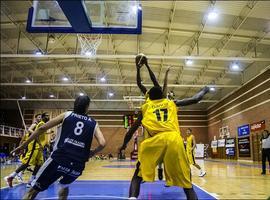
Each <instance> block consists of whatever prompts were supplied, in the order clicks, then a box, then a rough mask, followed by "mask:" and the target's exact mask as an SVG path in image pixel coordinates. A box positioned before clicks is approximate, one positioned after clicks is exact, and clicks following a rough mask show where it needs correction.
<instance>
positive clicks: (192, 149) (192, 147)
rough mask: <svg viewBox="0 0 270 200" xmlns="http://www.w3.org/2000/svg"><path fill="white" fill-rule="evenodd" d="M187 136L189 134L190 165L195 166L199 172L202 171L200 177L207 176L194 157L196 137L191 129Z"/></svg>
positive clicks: (187, 141)
mask: <svg viewBox="0 0 270 200" xmlns="http://www.w3.org/2000/svg"><path fill="white" fill-rule="evenodd" d="M186 134H187V140H186V151H187V156H188V160H189V163H190V164H191V165H193V166H194V167H196V168H197V169H198V170H200V174H199V177H203V176H205V174H206V172H205V171H204V170H202V168H201V167H200V165H198V164H197V163H196V162H195V157H194V154H195V148H196V140H195V136H194V135H193V134H192V130H191V129H190V128H188V129H187V131H186Z"/></svg>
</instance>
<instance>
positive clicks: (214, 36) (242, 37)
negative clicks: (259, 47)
mask: <svg viewBox="0 0 270 200" xmlns="http://www.w3.org/2000/svg"><path fill="white" fill-rule="evenodd" d="M164 31H166V29H165V28H162V27H151V26H144V27H143V32H144V33H159V34H163V33H164ZM196 33H197V30H189V29H176V28H172V29H171V35H175V36H178V35H179V36H187V37H188V36H193V35H194V34H196ZM226 34H227V33H219V32H209V31H204V32H203V34H201V37H202V38H209V39H219V38H221V37H224V36H226ZM251 38H252V36H250V35H239V34H235V35H233V36H232V38H231V40H232V41H240V42H241V41H247V40H250V39H251ZM269 42H270V38H269V37H268V38H264V39H263V40H262V44H269Z"/></svg>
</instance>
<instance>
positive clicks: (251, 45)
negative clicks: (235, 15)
mask: <svg viewBox="0 0 270 200" xmlns="http://www.w3.org/2000/svg"><path fill="white" fill-rule="evenodd" d="M268 33H269V30H268V31H267V30H264V31H259V32H258V33H257V35H256V36H255V37H254V38H253V39H251V40H250V41H249V42H248V43H247V44H246V45H244V46H243V48H242V49H241V52H240V54H239V56H246V55H247V54H248V53H249V52H250V51H251V50H253V49H254V48H256V46H257V45H258V44H259V43H260V41H262V39H263V38H264V37H265V36H266V35H267V34H268ZM265 54H267V52H265ZM268 55H269V54H268ZM266 56H267V55H266ZM255 63H256V62H253V63H251V64H250V65H249V66H248V67H251V66H252V65H254V64H255ZM228 71H229V69H225V70H223V71H222V72H221V73H219V74H218V75H217V76H216V78H215V79H214V80H212V81H211V82H210V84H216V83H217V82H218V81H220V80H222V79H223V78H225V76H226V74H227V73H228Z"/></svg>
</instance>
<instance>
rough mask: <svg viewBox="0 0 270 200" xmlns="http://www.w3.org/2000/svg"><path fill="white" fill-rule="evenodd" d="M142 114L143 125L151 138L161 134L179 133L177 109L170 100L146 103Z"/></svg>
mask: <svg viewBox="0 0 270 200" xmlns="http://www.w3.org/2000/svg"><path fill="white" fill-rule="evenodd" d="M142 114H143V120H142V124H143V126H144V127H145V129H146V130H147V132H148V133H149V134H150V135H151V136H153V135H155V134H157V133H160V132H171V131H174V132H179V124H178V117H177V108H176V105H175V103H174V102H173V101H171V100H169V99H159V100H148V101H146V102H145V104H144V105H143V106H142Z"/></svg>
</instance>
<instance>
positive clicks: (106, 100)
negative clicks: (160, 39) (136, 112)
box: [0, 98, 218, 103]
mask: <svg viewBox="0 0 270 200" xmlns="http://www.w3.org/2000/svg"><path fill="white" fill-rule="evenodd" d="M0 100H1V101H24V102H27V101H37V102H42V101H43V102H44V101H56V102H74V98H72V99H25V100H24V99H13V98H4V99H3V98H1V99H0ZM133 101H135V102H144V101H145V100H144V99H141V100H133ZM91 102H130V100H125V99H91ZM200 102H201V103H216V102H218V100H201V101H200Z"/></svg>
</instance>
